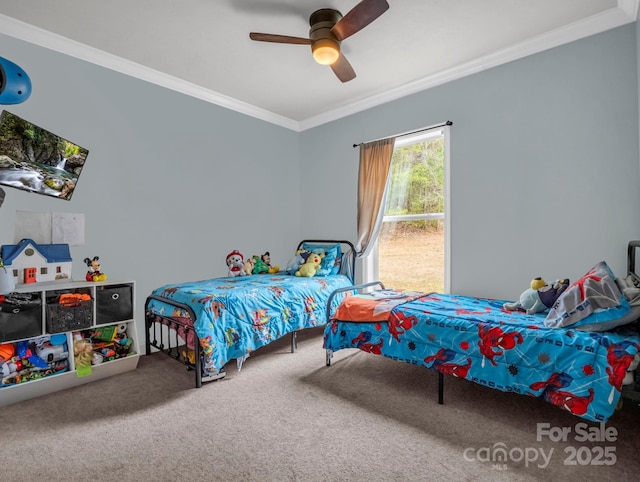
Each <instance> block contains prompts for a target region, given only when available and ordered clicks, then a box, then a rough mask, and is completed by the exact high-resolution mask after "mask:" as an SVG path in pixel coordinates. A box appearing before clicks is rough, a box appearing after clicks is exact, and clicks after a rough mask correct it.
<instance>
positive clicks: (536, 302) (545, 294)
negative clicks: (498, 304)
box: [502, 278, 569, 315]
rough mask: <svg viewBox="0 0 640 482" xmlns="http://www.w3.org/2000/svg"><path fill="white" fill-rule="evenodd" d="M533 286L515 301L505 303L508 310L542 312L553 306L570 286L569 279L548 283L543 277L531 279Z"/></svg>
mask: <svg viewBox="0 0 640 482" xmlns="http://www.w3.org/2000/svg"><path fill="white" fill-rule="evenodd" d="M530 286H531V287H530V288H529V289H527V290H525V291H523V293H522V294H521V295H520V298H519V299H518V301H516V302H515V303H505V304H504V305H502V306H503V308H504V309H505V310H507V311H526V313H527V314H528V315H533V314H535V313H542V312H543V311H546V310H548V309H549V308H551V307H552V306H553V304H554V303H555V302H556V300H557V299H558V298H559V297H560V295H561V294H562V293H564V292H565V290H566V289H567V288H568V287H569V279H568V278H565V279H559V280H556V281H555V282H554V283H553V284H547V283H545V281H544V280H543V279H542V278H534V279H533V280H531V285H530Z"/></svg>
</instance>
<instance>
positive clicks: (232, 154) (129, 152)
mask: <svg viewBox="0 0 640 482" xmlns="http://www.w3.org/2000/svg"><path fill="white" fill-rule="evenodd" d="M0 40H1V41H2V45H3V49H2V52H1V55H2V56H4V57H7V58H9V59H11V60H13V61H15V62H17V63H18V64H20V65H21V66H22V67H24V68H25V69H26V70H27V72H28V73H29V75H30V76H31V77H32V80H33V83H34V88H33V94H32V97H31V98H30V99H29V100H28V101H27V102H25V103H23V104H20V105H17V106H7V107H6V109H7V110H9V111H10V112H13V113H15V114H17V115H19V116H21V117H24V118H26V119H28V120H30V121H32V122H34V123H36V124H38V125H40V126H42V127H45V128H47V129H49V130H52V131H53V132H55V133H56V134H59V135H62V136H64V137H67V138H69V139H70V140H72V141H74V142H76V143H78V144H80V145H83V146H85V147H87V148H89V150H90V154H89V158H88V161H87V164H86V168H85V170H84V171H83V174H82V177H81V178H80V181H79V183H78V188H77V189H76V193H75V194H74V198H73V200H72V201H71V202H65V201H61V200H56V199H51V198H47V197H44V196H38V195H33V194H27V193H24V192H20V191H17V190H15V189H9V188H5V191H6V192H7V197H6V199H5V202H4V205H3V206H2V207H1V208H0V226H2V228H0V243H1V244H7V243H12V242H13V238H12V236H13V235H12V233H13V224H14V220H15V211H16V210H25V211H36V212H53V211H65V212H81V213H84V214H85V215H86V244H85V246H82V247H74V248H72V256H73V258H74V260H76V261H75V263H74V277H77V278H82V277H83V276H84V272H85V271H86V269H85V267H84V266H83V265H82V263H81V261H80V260H81V259H83V258H84V257H87V256H91V257H92V256H95V255H99V256H100V257H101V260H102V265H103V266H102V267H103V270H104V271H105V272H106V273H107V275H108V276H109V277H110V278H112V279H113V278H119V279H123V278H127V279H135V280H136V281H137V286H138V298H137V303H138V317H139V318H141V311H142V305H143V303H144V299H145V297H146V295H147V294H148V293H149V292H150V291H151V290H152V289H153V288H155V287H157V286H160V285H162V284H166V283H170V282H177V281H185V280H193V279H201V278H206V277H212V276H221V275H224V274H225V273H226V267H225V265H224V258H225V256H226V254H227V252H228V251H230V250H232V249H240V250H241V251H243V252H244V253H245V254H258V253H260V252H263V251H266V250H269V251H271V253H272V260H273V261H274V262H276V263H279V264H286V262H287V260H288V258H289V256H290V254H291V252H292V250H293V248H294V247H295V243H296V242H297V241H298V240H299V239H300V238H301V237H332V238H334V237H336V238H347V239H355V234H356V233H355V231H356V228H355V218H356V215H355V209H356V180H357V168H358V150H357V149H354V148H353V147H352V145H353V143H357V142H360V141H366V140H370V139H374V138H377V137H383V136H387V135H392V134H395V133H398V132H404V131H408V130H411V129H415V128H420V127H423V126H427V125H432V124H435V123H440V122H443V121H446V120H451V121H453V123H454V125H453V127H452V130H451V199H452V203H451V216H452V233H451V234H452V250H451V258H452V272H451V282H452V285H451V286H452V291H454V292H458V293H462V294H472V295H480V296H495V297H505V298H514V297H517V295H518V294H519V293H520V291H522V289H524V288H526V287H527V286H528V283H529V280H530V278H532V277H534V276H538V275H541V276H543V277H545V278H547V279H553V278H557V277H571V278H572V279H575V278H576V277H578V276H580V275H582V274H583V273H584V271H586V269H588V268H589V267H590V266H591V265H593V264H595V263H596V262H597V261H600V260H601V259H606V260H607V261H609V262H610V264H611V266H612V267H613V269H614V271H615V272H616V273H618V274H623V273H624V269H625V249H626V243H627V241H628V240H629V239H632V238H640V219H639V217H640V210H639V209H638V207H639V206H640V169H639V162H640V161H639V156H638V150H639V144H640V141H639V134H638V100H637V99H638V95H637V89H638V73H637V72H638V71H637V61H638V54H637V52H638V47H637V41H636V29H635V25H631V26H627V27H622V28H619V29H616V30H613V31H611V32H606V33H604V34H600V35H597V36H594V37H590V38H587V39H584V40H581V41H578V42H575V43H572V44H569V45H566V46H562V47H559V48H556V49H553V50H551V51H547V52H543V53H540V54H537V55H534V56H531V57H529V58H526V59H522V60H519V61H516V62H512V63H510V64H507V65H504V66H501V67H498V68H494V69H491V70H488V71H485V72H482V73H480V74H476V75H473V76H470V77H467V78H464V79H461V80H458V81H455V82H451V83H449V84H446V85H443V86H440V87H437V88H433V89H430V90H428V91H424V92H421V93H419V94H415V95H412V96H410V97H407V98H404V99H400V100H397V101H394V102H391V103H388V104H386V105H382V106H379V107H376V108H373V109H370V110H369V111H367V112H362V113H359V114H355V115H352V116H350V117H347V118H344V119H341V120H338V121H335V122H332V123H329V124H326V125H323V126H320V127H317V128H314V129H310V130H308V131H304V132H302V133H296V132H293V131H290V130H287V129H284V128H280V127H277V126H273V125H270V124H268V123H265V122H263V121H259V120H256V119H253V118H251V117H248V116H244V115H242V114H238V113H235V112H232V111H229V110H226V109H223V108H220V107H217V106H214V105H210V104H207V103H204V102H201V101H198V100H195V99H193V98H190V97H188V96H184V95H181V94H178V93H175V92H171V91H168V90H165V89H163V88H160V87H157V86H154V85H150V84H147V83H145V82H142V81H139V80H136V79H132V78H130V77H127V76H124V75H121V74H117V73H114V72H110V71H108V70H106V69H103V68H100V67H97V66H94V65H91V64H87V63H85V62H82V61H79V60H75V59H71V58H68V57H66V56H64V55H61V54H57V53H55V52H51V51H48V50H46V49H43V48H40V47H36V46H33V45H30V44H27V43H24V42H21V41H18V40H15V39H13V38H10V37H6V36H2V35H0ZM417 262H419V261H417ZM407 269H411V266H408V267H407ZM140 323H141V321H140ZM141 328H142V325H140V327H139V329H141Z"/></svg>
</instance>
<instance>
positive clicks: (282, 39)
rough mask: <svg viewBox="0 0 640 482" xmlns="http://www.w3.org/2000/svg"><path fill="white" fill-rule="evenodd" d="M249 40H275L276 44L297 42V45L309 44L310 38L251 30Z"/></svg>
mask: <svg viewBox="0 0 640 482" xmlns="http://www.w3.org/2000/svg"><path fill="white" fill-rule="evenodd" d="M249 38H251V40H257V41H258V42H275V43H278V44H299V45H311V39H308V38H302V37H290V36H288V35H275V34H271V33H258V32H251V33H250V34H249Z"/></svg>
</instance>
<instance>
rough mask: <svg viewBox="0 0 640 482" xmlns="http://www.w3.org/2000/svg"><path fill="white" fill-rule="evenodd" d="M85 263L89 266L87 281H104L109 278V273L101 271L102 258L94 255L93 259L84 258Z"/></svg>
mask: <svg viewBox="0 0 640 482" xmlns="http://www.w3.org/2000/svg"><path fill="white" fill-rule="evenodd" d="M84 262H85V264H86V265H87V266H88V267H89V271H87V275H86V276H85V279H86V280H87V281H104V280H106V279H107V275H106V274H104V273H101V272H100V258H99V257H98V256H94V257H93V259H90V258H84Z"/></svg>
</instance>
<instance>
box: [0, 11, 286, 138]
mask: <svg viewBox="0 0 640 482" xmlns="http://www.w3.org/2000/svg"><path fill="white" fill-rule="evenodd" d="M0 32H1V33H2V34H4V35H8V36H10V37H14V38H17V39H19V40H24V41H25V42H29V43H31V44H35V45H38V46H40V47H43V48H46V49H49V50H53V51H56V52H59V53H62V54H65V55H69V56H71V57H74V58H77V59H80V60H84V61H87V62H89V63H92V64H95V65H99V66H101V67H105V68H107V69H109V70H114V71H116V72H120V73H122V74H125V75H129V76H131V77H134V78H136V79H140V80H144V81H147V82H150V83H152V84H155V85H159V86H161V87H165V88H167V89H170V90H173V91H176V92H180V93H182V94H185V95H189V96H191V97H195V98H197V99H200V100H203V101H205V102H210V103H212V104H215V105H218V106H220V107H224V108H227V109H230V110H233V111H236V112H239V113H242V114H246V115H248V116H251V117H255V118H257V119H261V120H263V121H266V122H270V123H272V124H276V125H280V126H282V127H286V128H287V129H292V130H295V131H297V130H298V129H299V125H298V122H296V121H294V120H292V119H289V118H287V117H284V116H281V115H278V114H274V113H273V112H270V111H267V110H265V109H261V108H259V107H256V106H254V105H251V104H248V103H246V102H242V101H239V100H237V99H234V98H232V97H229V96H226V95H223V94H220V93H218V92H214V91H212V90H210V89H205V88H204V87H201V86H199V85H196V84H193V83H191V82H188V81H186V80H183V79H179V78H177V77H174V76H172V75H169V74H165V73H163V72H159V71H157V70H155V69H152V68H149V67H145V66H144V65H140V64H138V63H135V62H132V61H129V60H126V59H123V58H122V57H118V56H116V55H113V54H110V53H108V52H105V51H103V50H99V49H96V48H94V47H90V46H88V45H85V44H82V43H80V42H76V41H75V40H71V39H69V38H67V37H63V36H61V35H58V34H55V33H53V32H49V31H47V30H44V29H41V28H39V27H35V26H33V25H30V24H28V23H25V22H22V21H20V20H16V19H14V18H11V17H7V16H6V15H2V14H0Z"/></svg>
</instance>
